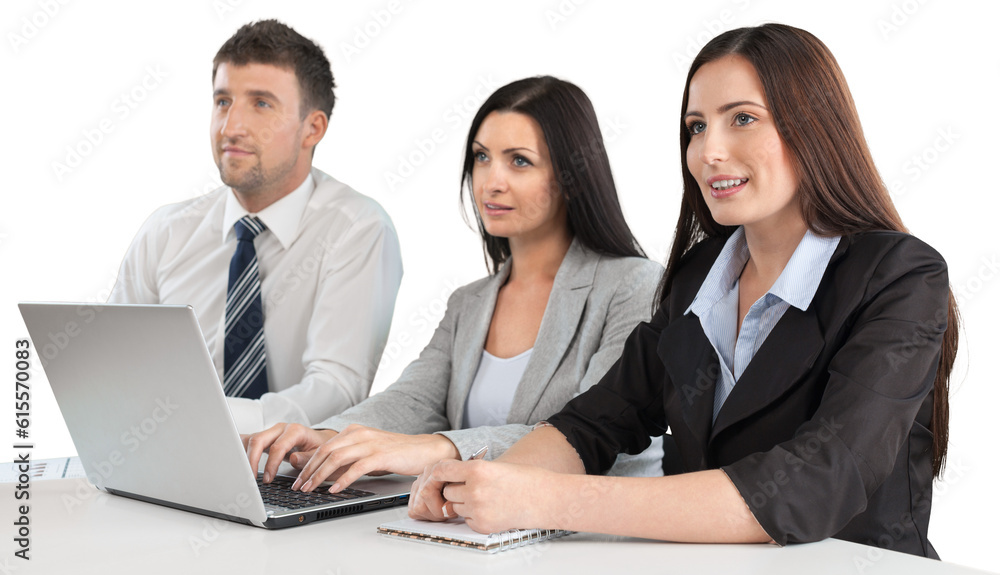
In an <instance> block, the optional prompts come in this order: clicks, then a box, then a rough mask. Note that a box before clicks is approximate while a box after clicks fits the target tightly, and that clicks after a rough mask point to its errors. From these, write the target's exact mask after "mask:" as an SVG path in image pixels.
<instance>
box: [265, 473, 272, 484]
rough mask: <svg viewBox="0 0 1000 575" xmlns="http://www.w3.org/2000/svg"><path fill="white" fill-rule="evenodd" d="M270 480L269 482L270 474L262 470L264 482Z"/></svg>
mask: <svg viewBox="0 0 1000 575" xmlns="http://www.w3.org/2000/svg"><path fill="white" fill-rule="evenodd" d="M270 482H271V474H270V473H268V472H266V471H265V472H264V483H270Z"/></svg>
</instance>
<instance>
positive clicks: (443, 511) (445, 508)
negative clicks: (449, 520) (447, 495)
mask: <svg viewBox="0 0 1000 575" xmlns="http://www.w3.org/2000/svg"><path fill="white" fill-rule="evenodd" d="M441 515H444V516H445V517H450V515H449V514H448V504H447V503H445V504H444V505H442V506H441Z"/></svg>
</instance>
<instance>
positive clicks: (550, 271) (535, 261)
mask: <svg viewBox="0 0 1000 575" xmlns="http://www.w3.org/2000/svg"><path fill="white" fill-rule="evenodd" d="M572 243H573V236H572V235H570V234H569V231H568V230H567V231H566V233H565V234H560V235H558V236H555V237H553V238H551V239H548V240H546V241H544V242H519V241H516V239H511V241H510V266H511V267H510V277H509V278H508V280H507V282H508V283H511V282H515V281H516V282H524V281H527V282H533V281H550V282H551V281H553V280H555V277H556V274H557V273H558V272H559V266H560V265H562V261H563V258H565V257H566V252H568V251H569V246H570V244H572Z"/></svg>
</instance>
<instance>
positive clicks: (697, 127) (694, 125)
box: [687, 122, 705, 136]
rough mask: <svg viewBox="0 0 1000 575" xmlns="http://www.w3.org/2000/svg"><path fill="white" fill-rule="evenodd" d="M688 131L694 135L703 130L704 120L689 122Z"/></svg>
mask: <svg viewBox="0 0 1000 575" xmlns="http://www.w3.org/2000/svg"><path fill="white" fill-rule="evenodd" d="M687 130H688V133H689V134H691V135H692V136H694V135H695V134H700V133H702V132H704V131H705V122H691V123H690V124H688V125H687Z"/></svg>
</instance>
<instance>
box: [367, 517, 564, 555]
mask: <svg viewBox="0 0 1000 575" xmlns="http://www.w3.org/2000/svg"><path fill="white" fill-rule="evenodd" d="M378 532H379V533H381V534H382V535H388V536H390V537H399V538H401V539H409V540H411V541H421V542H425V543H436V544H438V545H448V546H451V547H463V548H466V549H475V550H477V551H486V552H487V553H496V552H498V551H506V550H508V549H513V548H515V547H522V546H524V545H530V544H532V543H538V542H539V541H545V540H547V539H554V538H556V537H562V536H563V535H569V534H571V533H573V532H572V531H564V530H561V529H511V530H510V531H504V532H502V533H490V534H485V533H477V532H475V531H473V530H472V528H471V527H469V526H468V525H466V524H465V519H463V518H461V517H458V518H455V519H449V520H447V521H442V522H437V521H421V520H419V519H409V518H407V519H402V520H400V521H392V522H390V523H383V524H382V525H379V526H378Z"/></svg>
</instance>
